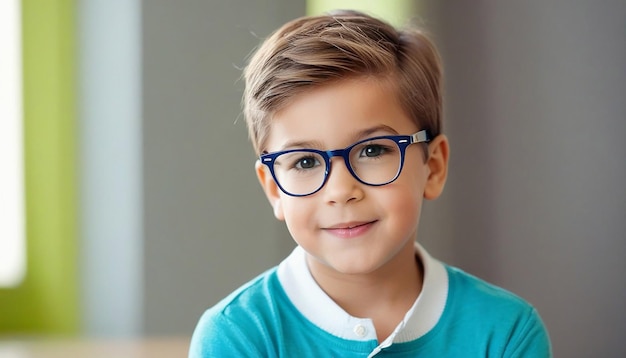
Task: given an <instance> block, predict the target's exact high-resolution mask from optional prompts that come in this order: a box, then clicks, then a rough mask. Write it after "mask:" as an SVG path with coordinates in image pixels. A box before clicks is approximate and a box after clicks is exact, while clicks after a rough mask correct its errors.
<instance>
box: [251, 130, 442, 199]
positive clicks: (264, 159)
mask: <svg viewBox="0 0 626 358" xmlns="http://www.w3.org/2000/svg"><path fill="white" fill-rule="evenodd" d="M379 139H390V140H392V141H394V142H395V143H396V145H397V146H398V148H399V149H400V167H399V168H398V172H397V173H396V176H395V177H393V179H391V180H389V181H387V182H385V183H381V184H371V183H367V182H365V181H363V180H362V179H361V178H359V177H358V175H356V173H355V172H354V170H353V169H352V164H350V151H351V150H352V148H354V147H356V146H357V145H359V144H362V143H365V142H369V141H372V140H379ZM431 140H432V138H430V135H429V134H428V131H427V130H425V129H423V130H421V131H419V132H417V133H414V134H411V135H387V136H377V137H371V138H367V139H363V140H360V141H358V142H356V143H353V144H351V145H349V146H347V147H345V148H343V149H334V150H318V149H310V148H299V149H288V150H281V151H278V152H272V153H263V154H261V155H260V156H259V161H260V162H261V163H262V164H264V165H265V166H267V168H268V169H269V170H270V173H271V174H272V178H273V179H274V182H275V183H276V185H277V186H278V188H279V189H280V190H281V191H282V192H283V193H285V194H287V195H289V196H293V197H304V196H309V195H313V194H315V193H317V192H318V191H320V190H322V188H323V187H324V185H326V182H327V181H328V176H329V175H330V170H331V159H332V158H333V157H342V158H343V160H344V163H345V164H346V168H347V169H348V171H349V172H350V174H351V175H352V177H354V179H356V180H357V181H358V182H359V183H361V184H364V185H368V186H383V185H387V184H391V183H393V182H394V181H396V179H398V177H399V176H400V173H402V168H404V156H405V152H406V148H407V147H408V146H410V145H411V144H416V143H426V144H427V143H429V142H430V141H431ZM293 152H309V153H315V154H318V155H320V156H321V157H322V158H324V163H325V164H326V168H325V170H324V180H323V181H322V184H320V186H319V188H317V189H315V190H314V191H312V192H310V193H308V194H293V193H290V192H288V191H287V190H285V188H283V186H282V185H281V184H280V181H279V180H278V178H277V177H276V173H275V172H274V163H275V161H276V158H278V157H279V156H281V155H283V154H287V153H293ZM426 154H428V152H426Z"/></svg>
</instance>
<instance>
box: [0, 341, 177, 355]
mask: <svg viewBox="0 0 626 358" xmlns="http://www.w3.org/2000/svg"><path fill="white" fill-rule="evenodd" d="M188 349H189V338H184V337H181V338H171V337H168V338H147V339H138V340H123V339H110V340H109V339H93V340H78V339H76V340H72V339H59V340H52V339H50V340H47V339H46V340H1V339H0V358H78V357H81V358H82V357H89V358H105V357H106V358H111V357H115V358H117V357H120V358H148V357H150V358H160V357H163V358H166V357H167V358H170V357H187V353H188Z"/></svg>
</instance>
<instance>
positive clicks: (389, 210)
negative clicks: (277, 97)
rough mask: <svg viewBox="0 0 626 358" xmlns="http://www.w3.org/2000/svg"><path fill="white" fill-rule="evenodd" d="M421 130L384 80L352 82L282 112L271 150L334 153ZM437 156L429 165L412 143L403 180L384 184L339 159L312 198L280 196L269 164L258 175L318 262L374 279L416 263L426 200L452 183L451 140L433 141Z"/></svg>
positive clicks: (315, 92)
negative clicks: (398, 264)
mask: <svg viewBox="0 0 626 358" xmlns="http://www.w3.org/2000/svg"><path fill="white" fill-rule="evenodd" d="M421 129H422V128H418V127H417V125H416V124H415V122H414V121H412V120H411V119H410V118H409V117H407V115H406V114H405V113H404V111H403V110H402V108H401V107H400V105H399V103H398V102H397V100H396V98H395V96H394V92H393V91H391V90H390V89H389V88H388V87H387V86H385V85H383V84H381V81H377V80H375V79H355V80H345V81H341V82H338V83H333V84H330V85H326V86H322V87H318V88H316V89H313V90H311V91H309V92H306V93H304V94H301V95H299V96H296V97H295V98H294V100H293V101H292V102H290V103H289V104H288V105H287V106H286V107H285V108H283V109H282V110H280V111H279V112H277V113H276V114H275V115H274V117H273V118H272V123H271V128H270V134H269V137H268V140H267V142H266V147H265V150H266V151H268V152H275V151H280V150H286V149H296V148H312V149H319V150H333V149H340V148H345V147H347V146H348V145H350V144H352V143H354V142H356V141H359V140H363V139H367V138H370V137H374V136H383V135H410V134H413V133H415V132H417V131H418V130H421ZM295 143H301V144H295ZM429 152H430V155H429V159H428V160H427V162H426V163H425V162H424V152H423V148H422V147H421V144H413V145H410V146H409V147H408V148H407V149H406V156H405V160H404V167H403V169H402V172H401V174H400V176H399V177H398V179H396V180H395V181H394V182H392V183H390V184H387V185H384V186H377V187H376V186H368V185H365V184H362V183H360V182H358V181H357V180H356V179H355V178H354V177H353V176H352V175H351V174H350V172H349V171H348V169H347V168H346V165H345V163H344V161H343V159H342V158H341V157H333V158H332V160H331V170H330V174H329V176H328V180H327V182H326V184H325V185H324V187H323V188H322V189H321V190H320V191H318V192H317V193H315V194H312V195H309V196H304V197H293V196H289V195H286V194H285V193H283V192H282V191H280V189H279V188H278V187H277V186H276V183H275V182H274V180H273V179H272V176H271V175H270V173H269V171H268V170H267V169H266V167H265V166H264V165H261V164H260V163H257V166H256V171H257V175H258V177H259V180H260V182H261V185H262V186H263V189H264V191H265V193H266V195H267V197H268V199H269V201H270V203H271V205H272V207H273V208H274V214H275V216H276V218H278V219H279V220H284V221H285V222H286V224H287V227H288V229H289V232H290V233H291V235H292V237H293V238H294V240H295V241H296V242H297V243H298V244H299V245H300V246H302V247H303V248H304V250H305V251H306V252H307V253H308V254H309V256H310V258H313V260H309V264H310V265H312V266H318V267H317V268H318V269H323V270H331V271H333V272H337V273H344V274H368V273H373V272H376V271H378V270H380V269H381V268H384V267H386V266H389V265H392V264H393V263H394V262H395V261H397V260H401V259H402V257H404V258H408V259H412V260H414V258H413V257H414V252H413V251H414V249H413V241H414V240H415V238H416V234H417V228H418V222H419V217H420V210H421V205H422V200H423V198H424V197H426V198H429V199H433V198H435V197H437V196H438V195H439V194H440V192H441V190H442V189H443V184H444V182H445V176H446V168H447V140H446V139H445V137H444V136H439V137H437V138H436V139H435V140H434V141H433V142H432V143H430V145H429ZM311 269H312V270H313V269H314V267H311Z"/></svg>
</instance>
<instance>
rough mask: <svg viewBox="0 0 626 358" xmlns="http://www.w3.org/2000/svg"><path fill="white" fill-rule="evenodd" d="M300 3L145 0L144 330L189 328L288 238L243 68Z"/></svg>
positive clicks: (285, 247) (282, 250)
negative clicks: (268, 195)
mask: <svg viewBox="0 0 626 358" xmlns="http://www.w3.org/2000/svg"><path fill="white" fill-rule="evenodd" d="M304 11H305V10H304V1H287V0H284V1H271V2H270V1H263V2H259V1H243V0H239V1H191V0H189V1H169V0H154V1H153V0H150V1H144V2H143V5H142V16H143V26H142V29H143V81H142V86H143V135H144V139H143V152H144V162H143V175H144V181H143V184H144V189H143V195H144V202H143V205H144V206H143V208H144V223H143V227H144V229H145V233H144V235H145V236H144V240H145V245H144V250H145V251H144V262H145V275H144V280H145V281H144V294H145V300H144V304H145V306H144V316H145V332H146V333H148V334H181V333H185V334H190V333H191V331H192V330H193V328H194V325H195V323H196V322H197V320H198V318H199V316H200V314H201V313H202V312H203V311H204V310H205V309H206V308H208V307H209V306H211V305H212V304H214V303H216V302H217V300H219V299H220V298H222V297H224V296H225V295H227V294H228V293H229V292H230V291H232V290H233V289H235V288H236V287H237V286H239V285H241V284H242V283H244V282H246V281H247V280H249V279H251V278H253V277H254V276H256V275H257V274H259V273H260V272H261V271H263V270H265V269H269V268H270V267H271V266H273V265H275V264H276V263H277V262H279V261H280V259H281V258H282V257H283V256H285V255H286V254H287V253H288V252H289V249H290V247H291V246H292V244H291V242H290V241H289V239H288V237H287V235H286V234H285V231H284V229H283V226H282V225H281V224H280V223H278V222H277V221H276V220H275V219H274V218H273V215H272V212H271V210H270V207H269V204H268V203H267V201H266V199H265V197H264V195H263V193H262V191H261V188H260V186H259V184H258V182H257V180H256V177H255V175H254V162H255V157H254V153H253V151H252V146H251V145H250V143H249V142H248V140H247V133H246V129H245V124H244V122H243V119H242V118H239V114H240V111H241V110H240V100H241V92H242V88H243V84H242V82H241V81H238V78H239V76H240V75H241V71H240V70H239V69H238V67H241V66H242V65H243V64H244V63H245V59H246V57H247V55H248V54H249V53H250V52H251V50H252V49H253V48H254V47H255V46H256V45H257V44H258V43H259V41H260V37H263V36H267V35H268V34H269V33H270V32H271V31H273V30H274V29H275V28H277V27H278V26H279V25H280V24H282V23H284V22H285V21H287V20H290V19H292V18H294V17H297V16H301V15H303V14H304Z"/></svg>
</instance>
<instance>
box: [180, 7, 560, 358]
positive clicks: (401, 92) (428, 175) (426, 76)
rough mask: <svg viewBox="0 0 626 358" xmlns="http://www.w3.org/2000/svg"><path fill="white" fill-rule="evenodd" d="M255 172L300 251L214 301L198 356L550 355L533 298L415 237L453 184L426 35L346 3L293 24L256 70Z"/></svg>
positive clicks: (268, 44)
mask: <svg viewBox="0 0 626 358" xmlns="http://www.w3.org/2000/svg"><path fill="white" fill-rule="evenodd" d="M244 77H245V85H246V89H245V94H244V113H245V117H246V122H247V124H248V130H249V134H250V138H251V140H252V143H253V145H254V149H255V151H256V153H257V154H258V155H259V160H258V161H257V163H256V166H255V169H256V174H257V176H258V178H259V181H260V183H261V186H262V187H263V190H264V192H265V194H266V196H267V198H268V200H269V202H270V204H271V206H272V208H273V210H274V215H275V216H276V218H277V219H279V220H282V221H285V223H286V224H287V227H288V229H289V232H290V234H291V236H292V237H293V239H294V240H295V241H296V243H297V244H298V246H297V248H296V249H295V250H294V251H293V253H292V254H291V255H290V256H289V257H288V258H286V259H285V260H284V261H283V262H282V263H280V265H279V266H278V267H277V268H274V269H271V270H269V271H268V272H265V273H264V274H262V275H261V276H259V277H257V278H256V279H254V280H252V281H251V282H249V283H248V284H246V285H245V286H243V287H241V288H240V289H239V290H237V291H236V292H234V293H232V294H231V295H230V296H229V297H227V298H226V299H224V300H223V301H222V302H220V303H219V304H217V305H216V306H215V307H213V308H211V309H209V310H208V311H207V312H205V314H204V315H203V317H202V318H201V320H200V322H199V323H198V326H197V328H196V330H195V332H194V336H193V338H192V342H191V348H190V353H189V355H190V357H372V356H377V357H379V356H386V355H389V356H394V357H417V356H423V357H479V356H480V357H485V356H489V357H521V356H523V357H548V356H550V355H551V353H550V343H549V340H548V336H547V332H546V330H545V328H544V326H543V324H542V322H541V319H540V317H539V316H538V314H537V312H536V311H535V309H534V308H533V307H531V306H530V305H529V304H527V303H526V302H524V301H523V300H522V299H520V298H518V297H517V296H514V295H513V294H511V293H509V292H507V291H504V290H502V289H500V288H497V287H494V286H492V285H490V284H487V283H485V282H484V281H481V280H480V279H477V278H475V277H473V276H470V275H469V274H467V273H464V272H463V271H461V270H459V269H456V268H453V267H450V266H447V265H445V264H443V263H441V262H439V261H437V260H435V259H433V258H432V257H431V256H429V254H428V253H427V252H426V251H425V250H424V249H423V248H422V247H421V246H420V245H419V244H416V243H415V240H416V238H417V231H418V223H419V217H420V211H421V205H422V200H423V198H425V199H435V198H437V197H438V196H439V195H440V193H441V192H442V190H443V187H444V184H445V181H446V176H447V165H448V140H447V139H446V137H445V136H444V135H443V134H442V133H441V121H442V119H441V112H442V94H441V92H442V89H441V82H442V80H441V65H440V60H439V57H438V54H437V52H436V50H435V48H434V46H433V45H432V44H431V43H430V41H429V40H428V39H427V38H426V37H425V36H424V35H422V34H421V33H419V32H417V31H415V30H396V29H395V28H393V27H392V26H390V25H389V24H387V23H384V22H382V21H380V20H377V19H375V18H372V17H370V16H368V15H365V14H362V13H359V12H354V11H341V12H335V13H332V14H329V15H325V16H317V17H304V18H300V19H296V20H294V21H292V22H289V23H287V24H285V25H284V26H283V27H282V28H280V29H279V30H278V31H277V32H275V33H274V34H273V35H272V36H271V37H270V38H268V39H267V40H266V41H265V42H264V43H263V45H262V46H261V47H260V48H259V49H258V51H257V52H256V53H255V54H254V55H253V57H252V58H251V60H250V63H249V65H248V66H247V68H246V69H245V73H244Z"/></svg>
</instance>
